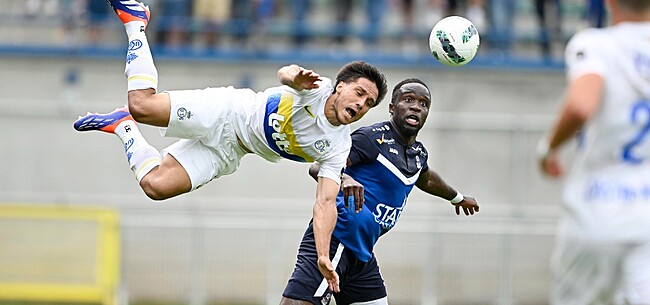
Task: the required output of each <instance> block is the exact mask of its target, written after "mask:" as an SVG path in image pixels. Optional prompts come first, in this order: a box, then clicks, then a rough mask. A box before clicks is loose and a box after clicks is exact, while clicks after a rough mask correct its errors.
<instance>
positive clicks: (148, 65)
mask: <svg viewBox="0 0 650 305" xmlns="http://www.w3.org/2000/svg"><path fill="white" fill-rule="evenodd" d="M124 27H125V28H126V35H127V36H128V39H129V48H128V50H127V51H126V67H125V68H124V74H125V75H126V77H127V87H128V91H131V90H138V89H148V88H153V89H154V90H156V91H157V90H158V70H156V66H155V65H154V62H153V56H152V55H151V49H150V48H149V42H148V41H147V35H145V32H144V31H143V29H144V22H141V21H132V22H129V23H127V24H125V25H124Z"/></svg>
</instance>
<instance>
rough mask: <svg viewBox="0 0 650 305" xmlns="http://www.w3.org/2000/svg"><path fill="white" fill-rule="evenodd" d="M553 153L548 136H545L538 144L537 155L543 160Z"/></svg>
mask: <svg viewBox="0 0 650 305" xmlns="http://www.w3.org/2000/svg"><path fill="white" fill-rule="evenodd" d="M550 152H551V145H550V143H549V139H548V135H544V136H543V137H542V138H541V139H539V142H537V148H536V150H535V153H536V154H537V159H539V160H543V159H546V157H548V154H549V153H550Z"/></svg>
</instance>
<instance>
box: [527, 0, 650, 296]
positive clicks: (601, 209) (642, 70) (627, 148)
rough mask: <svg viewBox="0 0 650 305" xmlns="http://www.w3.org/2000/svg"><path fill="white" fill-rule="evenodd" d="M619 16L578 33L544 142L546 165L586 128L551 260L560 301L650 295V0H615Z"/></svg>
mask: <svg viewBox="0 0 650 305" xmlns="http://www.w3.org/2000/svg"><path fill="white" fill-rule="evenodd" d="M607 4H608V6H609V8H610V12H611V17H612V25H611V26H609V27H607V28H603V29H587V30H584V31H581V32H579V33H577V34H576V35H575V36H574V37H573V38H572V39H571V40H570V42H569V44H568V45H567V49H566V66H567V74H568V79H569V84H568V87H567V90H566V95H565V97H564V107H563V109H562V111H561V113H560V115H559V117H558V120H557V122H556V124H555V126H554V127H553V128H552V129H551V131H550V133H549V134H548V136H547V137H545V138H543V139H542V141H540V144H539V146H538V150H539V151H538V153H539V158H540V165H541V169H542V171H543V172H544V173H545V174H547V175H548V176H550V177H555V178H557V177H560V176H561V175H562V174H563V167H562V164H561V163H560V158H559V156H558V152H557V151H558V149H559V148H560V146H561V145H562V144H564V143H565V142H567V141H568V140H569V139H570V138H571V137H572V136H574V134H576V133H577V132H578V131H580V133H579V137H578V149H577V152H576V156H575V160H574V161H573V164H572V167H571V168H570V170H569V172H568V173H567V177H566V178H565V179H566V180H565V189H564V192H563V202H564V206H563V214H562V218H561V220H560V226H559V230H558V237H557V242H556V249H555V252H554V254H553V258H552V260H551V266H552V270H553V280H554V281H553V284H552V290H551V299H550V301H551V304H554V305H560V304H562V305H564V304H577V305H580V304H650V0H609V1H607Z"/></svg>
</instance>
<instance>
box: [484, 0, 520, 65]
mask: <svg viewBox="0 0 650 305" xmlns="http://www.w3.org/2000/svg"><path fill="white" fill-rule="evenodd" d="M489 3H490V12H491V13H492V14H491V18H490V30H489V32H488V33H489V35H488V37H489V44H490V48H491V49H492V51H496V54H497V55H508V54H509V53H510V46H511V44H512V39H513V37H512V27H513V15H514V13H515V0H491V1H489Z"/></svg>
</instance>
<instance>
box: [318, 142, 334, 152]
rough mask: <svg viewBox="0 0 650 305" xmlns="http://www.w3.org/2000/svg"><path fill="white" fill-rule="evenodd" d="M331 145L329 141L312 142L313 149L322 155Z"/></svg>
mask: <svg viewBox="0 0 650 305" xmlns="http://www.w3.org/2000/svg"><path fill="white" fill-rule="evenodd" d="M331 144H332V143H331V142H330V141H329V140H318V141H316V142H314V148H315V149H316V150H317V151H318V152H319V153H321V154H322V153H324V152H325V151H327V149H328V148H330V146H331Z"/></svg>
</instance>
